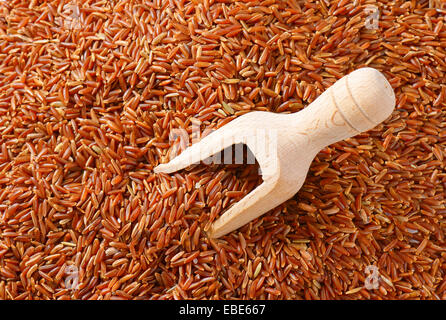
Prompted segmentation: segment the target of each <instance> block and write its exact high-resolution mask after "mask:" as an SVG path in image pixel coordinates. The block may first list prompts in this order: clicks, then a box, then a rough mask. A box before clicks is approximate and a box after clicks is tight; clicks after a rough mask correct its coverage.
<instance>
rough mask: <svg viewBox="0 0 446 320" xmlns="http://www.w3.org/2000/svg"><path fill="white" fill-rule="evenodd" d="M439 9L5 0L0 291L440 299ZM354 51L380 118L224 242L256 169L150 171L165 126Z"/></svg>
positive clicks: (272, 94)
mask: <svg viewBox="0 0 446 320" xmlns="http://www.w3.org/2000/svg"><path fill="white" fill-rule="evenodd" d="M370 6H374V7H372V11H373V10H375V11H373V12H375V14H376V13H378V16H373V13H371V11H370V9H367V8H370ZM444 7H445V6H444V3H442V2H441V1H358V0H355V1H346V0H341V1H337V0H334V1H326V0H322V1H297V0H289V1H275V0H265V1H259V0H254V1H237V2H236V1H198V0H196V1H180V0H170V1H160V0H157V1H142V0H120V1H118V0H86V1H76V0H69V1H68V0H48V1H40V0H31V1H28V0H26V1H25V0H23V1H21V0H9V1H0V298H1V299H208V298H209V299H446V279H445V274H446V264H445V262H446V244H445V231H446V220H445V215H446V207H445V194H446V191H445V189H446V174H445V154H446V78H445V74H446V49H445V47H446V26H445V24H446V20H445V16H446V10H445V9H446V8H444ZM373 8H375V9H373ZM371 15H372V16H371ZM371 17H372V19H371ZM374 17H375V18H376V17H377V19H375V18H374ZM364 66H369V67H373V68H376V69H378V70H380V71H382V72H383V73H384V74H385V76H386V77H387V79H388V80H389V81H390V83H391V84H392V86H393V88H394V89H395V93H396V97H397V108H396V110H395V111H394V112H393V114H392V116H391V117H390V118H389V119H388V120H387V121H386V122H385V123H383V124H381V125H379V126H378V127H376V128H375V129H373V130H370V131H369V132H367V133H362V134H360V135H358V136H356V137H354V138H351V139H348V140H346V141H343V142H339V143H336V144H333V145H331V146H329V147H327V148H325V149H324V150H322V151H321V152H320V153H319V154H318V156H317V157H316V159H315V160H314V161H313V163H312V166H311V168H310V172H309V174H308V177H307V179H306V182H305V184H304V186H303V187H302V189H301V190H300V191H299V193H298V194H297V195H296V196H295V197H294V198H293V199H291V200H289V201H287V202H286V203H285V204H283V205H282V206H280V207H278V208H276V209H275V210H273V211H271V212H269V213H268V214H266V215H264V216H262V217H261V218H259V219H256V220H254V221H252V222H251V223H249V224H248V225H246V226H244V227H243V228H241V229H239V230H237V231H235V232H232V233H231V234H229V235H227V236H225V237H224V238H222V239H218V240H211V239H209V238H208V237H207V236H206V233H205V231H206V230H207V229H208V228H209V226H210V223H211V222H212V221H214V220H215V219H216V218H217V217H218V216H219V215H220V214H221V213H222V212H223V211H225V210H226V209H227V208H228V207H229V206H230V205H232V204H233V203H235V202H236V201H238V200H239V199H241V198H242V197H243V196H244V195H246V194H247V193H248V192H249V191H251V190H252V189H253V188H254V187H255V186H256V185H258V184H259V183H260V182H261V179H260V177H259V176H258V174H257V167H256V166H255V165H250V166H235V165H233V166H204V165H201V166H196V167H193V168H190V169H189V170H183V171H181V172H178V173H176V174H173V175H170V176H168V175H163V174H160V175H154V173H153V168H154V166H156V165H157V164H158V163H160V162H165V161H167V160H168V158H169V154H170V153H173V152H174V151H176V150H178V149H179V148H181V147H184V145H183V146H182V145H181V143H180V142H181V140H180V139H179V140H177V141H176V142H175V143H172V142H171V141H169V133H170V132H171V131H172V130H173V129H176V128H184V129H187V130H189V132H190V128H191V126H192V125H193V124H197V123H201V128H202V130H203V131H204V132H203V134H206V132H208V131H209V129H212V128H217V127H220V126H222V125H224V124H226V123H228V122H229V121H230V120H232V119H234V118H235V117H237V116H240V115H242V114H244V113H246V112H250V111H253V110H267V111H272V112H296V111H299V110H301V109H302V108H304V107H305V106H307V105H308V104H309V103H311V102H312V101H313V100H315V99H316V98H317V96H318V95H320V94H321V93H322V92H323V91H324V90H326V88H328V87H329V86H330V85H332V84H333V83H334V82H335V81H336V80H337V79H339V78H341V77H342V76H344V75H346V74H348V73H349V72H351V71H353V70H355V69H357V68H360V67H364ZM206 130H207V131H206ZM368 266H375V267H376V268H377V270H378V271H379V279H378V281H379V282H378V284H379V286H378V288H377V289H370V290H369V289H367V288H365V287H364V285H365V282H366V281H367V279H368V276H369V274H368V273H367V272H366V271H367V270H368V269H367V268H368ZM366 269H367V270H366Z"/></svg>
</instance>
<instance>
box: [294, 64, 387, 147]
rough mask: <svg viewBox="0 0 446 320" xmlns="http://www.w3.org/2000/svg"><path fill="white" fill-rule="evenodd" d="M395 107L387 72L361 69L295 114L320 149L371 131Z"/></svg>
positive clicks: (340, 80) (344, 78) (300, 128)
mask: <svg viewBox="0 0 446 320" xmlns="http://www.w3.org/2000/svg"><path fill="white" fill-rule="evenodd" d="M394 108H395V94H394V91H393V89H392V87H391V85H390V83H389V82H388V81H387V80H386V78H385V77H384V75H383V74H382V73H381V72H379V71H378V70H376V69H373V68H361V69H358V70H356V71H353V72H351V73H350V74H348V75H346V76H344V77H342V78H341V79H339V80H338V81H336V83H335V84H333V85H332V86H331V87H330V88H328V89H327V90H326V91H325V92H324V93H322V94H321V95H320V96H319V97H318V98H317V99H316V100H315V101H314V102H313V103H311V104H310V105H309V106H308V107H307V108H305V109H304V110H302V111H301V112H298V113H296V114H294V115H295V119H296V120H297V122H298V123H297V125H298V127H299V128H296V129H298V130H299V131H300V132H302V130H304V131H305V132H306V133H307V134H309V135H310V136H311V138H312V139H311V140H312V141H313V143H314V144H316V145H317V146H318V147H319V149H322V148H323V147H325V146H327V145H329V144H332V143H334V142H337V141H340V140H343V139H346V138H349V137H352V136H354V135H357V134H359V133H361V132H364V131H367V130H370V129H372V128H374V127H375V126H377V125H378V124H379V123H381V122H382V121H384V120H385V119H386V118H387V117H388V116H389V115H390V114H391V113H392V111H393V109H394Z"/></svg>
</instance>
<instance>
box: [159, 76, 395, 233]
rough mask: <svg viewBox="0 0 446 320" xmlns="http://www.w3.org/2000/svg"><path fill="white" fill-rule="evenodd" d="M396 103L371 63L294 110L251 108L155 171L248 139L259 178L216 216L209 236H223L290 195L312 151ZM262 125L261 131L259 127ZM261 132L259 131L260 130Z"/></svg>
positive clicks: (377, 119) (368, 123)
mask: <svg viewBox="0 0 446 320" xmlns="http://www.w3.org/2000/svg"><path fill="white" fill-rule="evenodd" d="M394 107H395V95H394V92H393V90H392V87H391V86H390V84H389V82H387V80H386V78H385V77H384V76H383V75H382V74H381V73H380V72H379V71H377V70H375V69H372V68H362V69H358V70H356V71H354V72H352V73H350V74H349V75H347V76H345V77H343V78H342V79H340V80H338V81H337V82H336V83H335V84H334V85H333V86H331V87H330V88H329V89H327V90H326V91H325V92H324V93H323V94H321V95H320V96H319V97H318V98H317V99H316V100H315V101H314V102H313V103H311V104H310V105H309V106H308V107H306V108H305V109H303V110H301V111H299V112H297V113H293V114H277V113H270V112H262V111H253V112H250V113H247V114H245V115H243V116H240V117H238V118H237V119H235V120H233V121H231V122H230V123H228V124H227V125H225V126H223V127H221V128H220V129H218V130H216V131H214V132H212V133H211V134H209V135H208V136H206V137H205V138H203V139H202V140H201V141H200V142H198V143H196V144H194V145H192V146H191V147H189V148H187V149H186V150H184V151H183V152H182V153H181V154H180V155H179V156H177V157H176V158H174V159H172V160H171V161H170V162H169V163H167V164H160V165H159V166H157V167H156V168H155V172H156V173H158V172H164V173H171V172H174V171H177V170H180V169H183V168H185V167H188V166H189V165H192V164H194V163H197V162H199V161H201V160H204V159H206V158H208V157H211V156H212V155H215V154H217V153H219V152H220V151H221V150H223V149H225V148H227V147H230V146H232V145H234V144H240V143H243V144H246V145H247V146H248V148H249V149H250V151H251V152H252V153H253V154H254V156H255V157H256V159H257V161H258V162H259V165H260V169H261V172H262V178H263V183H262V184H261V185H259V186H258V187H257V188H255V189H254V190H253V191H252V192H251V193H249V194H248V195H246V196H245V197H244V198H243V199H242V200H240V201H239V202H238V203H236V204H235V205H234V206H232V207H231V208H230V209H229V210H227V211H226V212H225V213H224V214H223V215H222V216H221V217H220V218H219V219H218V220H216V221H215V222H214V223H213V225H212V227H211V229H210V230H209V236H211V237H214V238H218V237H221V236H223V235H225V234H227V233H229V232H231V231H233V230H235V229H237V228H239V227H241V226H243V225H244V224H246V223H248V222H249V221H251V220H253V219H255V218H257V217H259V216H261V215H262V214H264V213H265V212H267V211H269V210H271V209H273V208H274V207H276V206H278V205H280V204H281V203H283V202H284V201H286V200H288V199H289V198H291V197H292V196H293V195H294V194H296V192H297V191H298V190H299V189H300V188H301V186H302V184H303V183H304V180H305V177H306V175H307V172H308V169H309V167H310V164H311V161H313V159H314V157H315V156H316V154H317V153H318V152H319V151H320V150H321V149H323V148H324V147H326V146H327V145H329V144H332V143H334V142H337V141H340V140H343V139H346V138H349V137H352V136H354V135H356V134H359V133H361V132H364V131H367V130H369V129H372V128H373V127H375V126H376V125H378V124H379V123H381V122H382V121H384V120H385V119H386V118H387V117H388V116H389V115H390V114H391V113H392V111H393V109H394ZM261 130H263V131H262V132H261ZM259 133H262V134H259Z"/></svg>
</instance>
